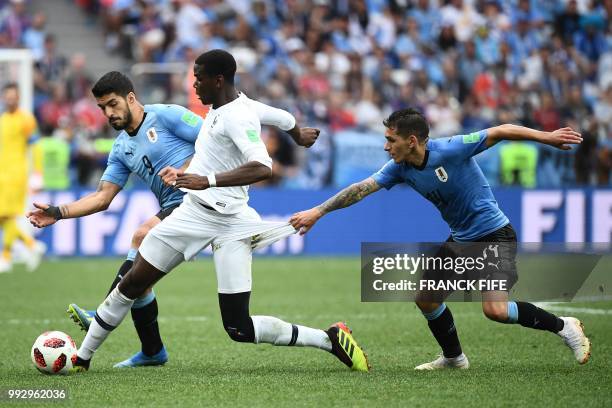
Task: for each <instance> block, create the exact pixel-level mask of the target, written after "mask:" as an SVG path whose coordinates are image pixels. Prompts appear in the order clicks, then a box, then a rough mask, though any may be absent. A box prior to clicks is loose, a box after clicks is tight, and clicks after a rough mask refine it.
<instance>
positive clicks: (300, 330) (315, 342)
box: [251, 316, 332, 351]
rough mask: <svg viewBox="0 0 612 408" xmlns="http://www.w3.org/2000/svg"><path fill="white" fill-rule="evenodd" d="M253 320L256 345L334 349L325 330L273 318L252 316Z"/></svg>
mask: <svg viewBox="0 0 612 408" xmlns="http://www.w3.org/2000/svg"><path fill="white" fill-rule="evenodd" d="M251 320H253V328H254V329H255V343H269V344H274V345H275V346H300V347H316V348H320V349H323V350H327V351H331V349H332V347H331V341H330V340H329V336H328V335H327V333H325V332H324V331H323V330H320V329H312V328H310V327H306V326H299V325H297V324H291V323H287V322H284V321H282V320H280V319H277V318H276V317H271V316H251Z"/></svg>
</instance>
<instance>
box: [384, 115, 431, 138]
mask: <svg viewBox="0 0 612 408" xmlns="http://www.w3.org/2000/svg"><path fill="white" fill-rule="evenodd" d="M383 125H385V127H387V128H389V129H393V130H394V131H395V132H396V133H397V134H398V135H399V136H401V137H404V138H405V137H407V136H409V135H415V136H416V137H417V139H419V141H421V142H423V141H425V140H427V138H428V137H429V124H428V123H427V119H425V116H423V114H422V113H421V112H419V111H418V110H416V109H413V108H406V109H400V110H398V111H395V112H393V113H392V114H391V115H389V117H388V118H387V119H385V120H383Z"/></svg>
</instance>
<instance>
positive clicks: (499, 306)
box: [482, 302, 508, 323]
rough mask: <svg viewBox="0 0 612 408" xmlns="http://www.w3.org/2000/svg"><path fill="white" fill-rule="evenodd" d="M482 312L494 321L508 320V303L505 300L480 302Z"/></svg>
mask: <svg viewBox="0 0 612 408" xmlns="http://www.w3.org/2000/svg"><path fill="white" fill-rule="evenodd" d="M482 312H483V313H484V315H485V316H487V318H489V319H491V320H493V321H496V322H502V323H503V322H506V321H507V320H508V305H507V303H505V302H489V303H483V304H482Z"/></svg>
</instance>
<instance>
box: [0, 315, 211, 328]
mask: <svg viewBox="0 0 612 408" xmlns="http://www.w3.org/2000/svg"><path fill="white" fill-rule="evenodd" d="M69 320H70V319H69V318H68V317H66V318H64V319H7V320H0V326H2V325H5V324H14V325H17V324H19V325H29V324H32V325H48V324H52V323H53V324H56V323H65V322H67V321H69ZM157 320H158V321H160V322H162V323H163V322H169V321H176V320H180V321H187V322H204V321H207V320H208V317H206V316H182V317H160V318H158V319H157Z"/></svg>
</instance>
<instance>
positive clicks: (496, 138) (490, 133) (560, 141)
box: [486, 124, 582, 150]
mask: <svg viewBox="0 0 612 408" xmlns="http://www.w3.org/2000/svg"><path fill="white" fill-rule="evenodd" d="M502 140H532V141H534V142H538V143H542V144H547V145H550V146H553V147H556V148H557V149H561V150H570V149H571V146H570V145H572V144H580V143H581V142H582V136H581V135H580V133H578V132H576V131H575V130H573V129H572V128H570V127H564V128H561V129H557V130H555V131H553V132H542V131H539V130H535V129H531V128H528V127H524V126H517V125H511V124H505V125H500V126H496V127H492V128H489V129H487V141H486V143H487V147H491V146H493V145H494V144H496V143H498V142H500V141H502Z"/></svg>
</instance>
